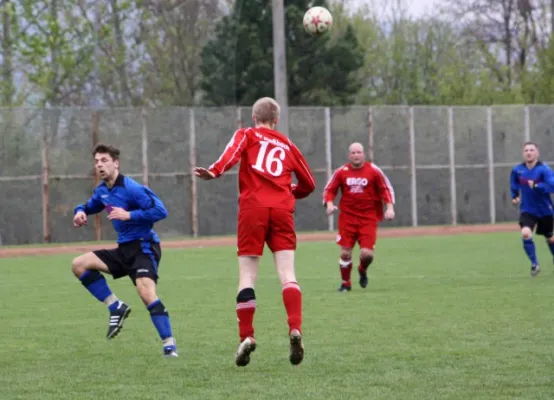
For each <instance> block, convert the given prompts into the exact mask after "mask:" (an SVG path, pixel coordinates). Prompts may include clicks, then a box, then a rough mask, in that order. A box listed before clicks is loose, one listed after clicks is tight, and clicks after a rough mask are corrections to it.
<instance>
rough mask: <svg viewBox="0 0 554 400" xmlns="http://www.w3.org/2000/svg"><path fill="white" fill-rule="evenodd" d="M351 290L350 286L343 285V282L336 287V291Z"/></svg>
mask: <svg viewBox="0 0 554 400" xmlns="http://www.w3.org/2000/svg"><path fill="white" fill-rule="evenodd" d="M351 290H352V286H348V285H345V284H344V283H343V284H342V285H340V287H339V288H338V289H337V292H341V293H343V292H350V291H351Z"/></svg>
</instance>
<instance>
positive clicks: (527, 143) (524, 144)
mask: <svg viewBox="0 0 554 400" xmlns="http://www.w3.org/2000/svg"><path fill="white" fill-rule="evenodd" d="M530 145H532V146H535V148H536V149H537V150H538V149H539V145H538V144H536V143H535V142H525V143H523V147H525V146H530Z"/></svg>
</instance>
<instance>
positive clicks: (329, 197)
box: [323, 167, 342, 204]
mask: <svg viewBox="0 0 554 400" xmlns="http://www.w3.org/2000/svg"><path fill="white" fill-rule="evenodd" d="M341 171H342V167H340V168H338V169H336V170H335V172H334V173H333V175H332V176H331V179H329V182H327V185H326V186H325V189H323V203H324V204H325V203H327V202H328V201H334V200H335V197H337V193H338V191H339V187H340V183H341V178H342V174H341Z"/></svg>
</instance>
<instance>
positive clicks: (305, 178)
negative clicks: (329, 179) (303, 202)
mask: <svg viewBox="0 0 554 400" xmlns="http://www.w3.org/2000/svg"><path fill="white" fill-rule="evenodd" d="M292 151H293V153H294V157H295V159H296V166H295V169H294V174H295V175H296V179H297V180H298V185H296V186H294V187H293V189H292V194H293V195H294V198H296V199H303V198H304V197H308V196H309V195H310V193H312V192H313V191H314V190H315V178H314V175H313V174H312V171H311V170H310V167H309V166H308V162H307V161H306V158H305V157H304V155H303V154H302V153H301V152H300V150H298V148H297V147H296V146H293V147H292Z"/></svg>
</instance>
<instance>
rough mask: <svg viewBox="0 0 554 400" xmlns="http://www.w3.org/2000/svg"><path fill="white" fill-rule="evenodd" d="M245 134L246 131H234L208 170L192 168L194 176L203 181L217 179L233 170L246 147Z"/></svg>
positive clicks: (246, 137) (246, 135)
mask: <svg viewBox="0 0 554 400" xmlns="http://www.w3.org/2000/svg"><path fill="white" fill-rule="evenodd" d="M247 133H248V129H239V130H238V131H236V132H235V134H234V135H233V137H232V138H231V140H230V141H229V143H227V146H226V147H225V150H224V151H223V153H222V154H221V156H219V158H218V159H217V161H216V162H214V163H213V164H212V165H210V166H209V167H208V168H201V167H196V168H194V173H195V174H196V176H198V177H199V178H201V179H204V180H209V179H214V178H219V177H220V176H221V175H223V174H224V173H225V172H226V171H228V170H230V169H231V168H233V167H234V166H235V165H236V164H237V163H238V162H239V161H240V158H241V156H242V153H243V151H244V150H245V149H246V146H247V145H248V134H247Z"/></svg>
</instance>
